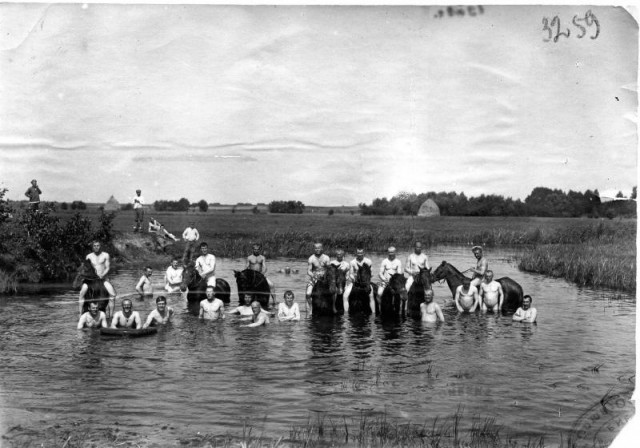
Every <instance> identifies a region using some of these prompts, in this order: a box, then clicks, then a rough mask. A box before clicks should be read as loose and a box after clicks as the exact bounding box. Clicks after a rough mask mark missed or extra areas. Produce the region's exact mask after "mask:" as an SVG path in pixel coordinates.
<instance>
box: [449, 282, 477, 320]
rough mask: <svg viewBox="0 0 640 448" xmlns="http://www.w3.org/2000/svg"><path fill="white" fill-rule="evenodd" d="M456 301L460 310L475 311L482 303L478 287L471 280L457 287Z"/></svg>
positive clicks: (462, 311)
mask: <svg viewBox="0 0 640 448" xmlns="http://www.w3.org/2000/svg"><path fill="white" fill-rule="evenodd" d="M454 301H455V303H456V308H458V311H459V312H461V313H464V312H469V313H473V312H474V311H475V310H476V308H477V307H478V304H479V303H480V296H479V295H478V289H477V288H476V287H475V286H473V285H472V284H471V283H470V282H469V281H466V282H465V283H463V284H462V285H460V286H458V288H457V289H456V295H455V298H454Z"/></svg>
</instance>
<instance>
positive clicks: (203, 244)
mask: <svg viewBox="0 0 640 448" xmlns="http://www.w3.org/2000/svg"><path fill="white" fill-rule="evenodd" d="M203 247H209V245H208V244H207V243H205V242H202V243H200V249H202V248H203Z"/></svg>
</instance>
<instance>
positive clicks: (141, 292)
mask: <svg viewBox="0 0 640 448" xmlns="http://www.w3.org/2000/svg"><path fill="white" fill-rule="evenodd" d="M144 278H145V277H144V275H143V276H142V277H140V280H138V284H137V285H136V292H137V293H138V294H140V295H142V294H144V291H142V285H143V284H144Z"/></svg>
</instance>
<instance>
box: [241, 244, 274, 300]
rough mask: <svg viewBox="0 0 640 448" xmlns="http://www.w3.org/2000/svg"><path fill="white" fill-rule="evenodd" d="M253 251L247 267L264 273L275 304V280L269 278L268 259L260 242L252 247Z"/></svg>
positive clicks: (248, 258)
mask: <svg viewBox="0 0 640 448" xmlns="http://www.w3.org/2000/svg"><path fill="white" fill-rule="evenodd" d="M251 250H252V251H253V253H252V254H251V255H249V256H248V257H247V265H246V266H245V269H251V270H254V271H258V272H259V273H261V274H262V275H264V278H265V280H266V281H267V284H268V285H269V291H270V292H271V299H272V300H273V304H274V306H275V303H276V294H275V288H274V286H273V282H272V281H271V280H269V278H268V277H267V259H266V258H265V256H264V255H263V254H262V247H261V246H260V245H259V244H254V245H253V246H252V247H251Z"/></svg>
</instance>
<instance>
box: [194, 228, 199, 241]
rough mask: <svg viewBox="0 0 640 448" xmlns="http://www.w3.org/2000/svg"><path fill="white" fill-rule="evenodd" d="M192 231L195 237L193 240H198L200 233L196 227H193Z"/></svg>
mask: <svg viewBox="0 0 640 448" xmlns="http://www.w3.org/2000/svg"><path fill="white" fill-rule="evenodd" d="M193 231H194V232H195V233H196V239H195V241H198V240H199V239H200V234H199V233H198V229H196V228H195V227H194V228H193Z"/></svg>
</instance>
